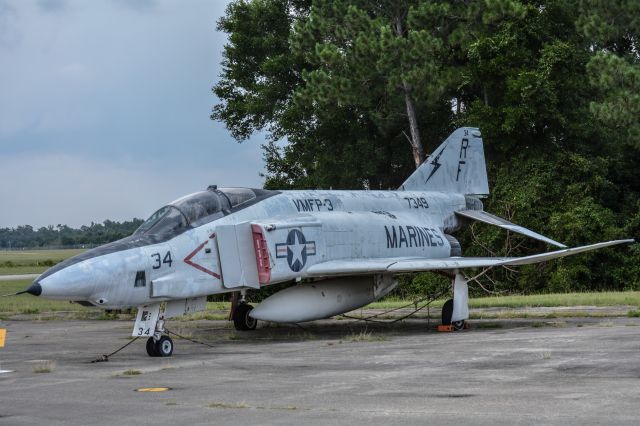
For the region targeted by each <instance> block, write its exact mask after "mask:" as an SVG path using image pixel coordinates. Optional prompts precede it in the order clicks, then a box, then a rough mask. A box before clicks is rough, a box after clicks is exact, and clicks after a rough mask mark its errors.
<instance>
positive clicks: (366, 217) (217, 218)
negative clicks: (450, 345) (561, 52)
mask: <svg viewBox="0 0 640 426" xmlns="http://www.w3.org/2000/svg"><path fill="white" fill-rule="evenodd" d="M488 195H489V186H488V181H487V171H486V166H485V156H484V149H483V142H482V137H481V134H480V131H479V130H478V129H477V128H471V127H464V128H460V129H458V130H456V131H455V132H453V133H452V134H451V135H450V136H449V137H448V138H447V139H446V140H445V141H444V142H443V143H442V145H440V146H439V147H438V148H437V149H436V150H435V152H434V154H432V155H431V156H429V157H428V158H427V159H426V161H425V162H424V163H423V164H422V165H421V166H420V167H419V168H418V169H417V170H416V171H415V172H414V173H413V174H412V175H411V176H409V178H408V179H407V180H406V181H405V182H404V183H403V184H402V186H401V187H400V188H399V189H398V190H395V191H370V190H364V191H363V190H360V191H333V190H314V191H311V190H309V191H271V190H264V189H249V188H218V187H217V186H215V185H212V186H209V187H208V188H207V189H206V190H204V191H200V192H195V193H193V194H189V195H186V196H184V197H182V198H179V199H177V200H175V201H173V202H171V203H169V204H168V205H166V206H164V207H162V208H161V209H159V210H158V211H156V212H155V213H153V214H152V215H151V217H149V219H147V220H146V221H145V222H144V223H143V224H142V225H141V226H140V227H139V228H138V229H137V230H136V231H135V232H134V233H133V235H131V236H130V237H127V238H124V239H122V240H119V241H116V242H113V243H110V244H106V245H104V246H101V247H98V248H95V249H92V250H89V251H86V252H84V253H82V254H80V255H78V256H75V257H72V258H70V259H68V260H66V261H64V262H62V263H60V264H58V265H56V266H54V267H52V268H51V269H49V270H48V271H46V272H45V273H44V274H42V275H41V276H39V277H38V278H37V279H36V280H35V281H34V282H33V284H31V286H30V287H29V288H28V289H27V290H26V292H28V293H30V294H32V295H34V296H39V297H44V298H48V299H57V300H69V301H72V302H75V303H80V304H82V305H86V306H96V307H100V308H103V309H127V308H137V317H136V321H135V325H134V328H133V332H132V335H133V336H137V337H147V338H148V339H147V345H146V349H147V353H148V354H149V355H150V356H154V357H155V356H160V357H167V356H170V355H171V354H172V353H173V349H174V344H173V341H172V339H171V338H170V337H169V336H168V335H167V334H166V330H165V321H166V320H167V319H169V318H172V317H176V316H180V315H183V314H185V313H191V312H196V311H200V310H204V309H205V307H206V301H207V296H209V295H216V294H221V293H230V292H238V294H240V300H239V303H237V304H236V306H235V307H234V309H233V311H232V318H233V321H234V325H235V327H236V328H237V329H239V330H251V329H254V328H255V327H256V323H257V320H262V321H270V322H276V323H278V322H281V323H299V322H305V321H312V320H317V319H322V318H329V317H331V316H334V315H338V314H342V313H345V312H348V311H351V310H353V309H356V308H359V307H361V306H364V305H367V304H369V303H371V302H373V301H375V300H378V299H380V298H381V297H383V296H385V295H386V294H388V293H389V292H390V291H391V290H393V288H394V287H396V285H397V283H398V281H397V280H396V276H397V275H398V274H404V273H409V272H420V271H439V272H443V271H444V272H446V273H448V274H449V275H450V276H451V277H452V294H453V297H452V299H449V300H448V301H447V302H446V303H445V305H444V308H443V323H444V324H448V325H452V326H453V327H454V328H455V329H459V328H462V327H463V326H464V321H465V320H467V319H468V318H469V308H468V285H467V279H466V278H465V275H463V273H462V270H463V269H465V268H481V267H483V268H488V267H497V266H502V265H505V266H506V265H510V266H516V265H525V264H532V263H537V262H545V261H548V260H551V259H555V258H560V257H564V256H568V255H573V254H577V253H581V252H584V251H588V250H594V249H598V248H602V247H608V246H613V245H617V244H623V243H632V242H633V240H617V241H609V242H602V243H597V244H592V245H588V246H583V247H576V248H567V247H566V246H565V245H564V244H562V243H559V242H557V241H554V240H552V239H550V238H547V237H545V236H543V235H540V234H538V233H536V232H534V231H531V230H529V229H526V228H523V227H521V226H518V225H515V224H513V223H510V222H509V221H507V220H504V219H501V218H499V217H497V216H494V215H492V214H489V213H487V212H485V211H484V210H483V204H482V201H481V199H482V198H483V197H486V196H488ZM469 221H479V222H484V223H488V224H491V225H495V226H498V227H500V228H504V229H506V230H509V231H511V232H516V233H520V234H523V235H526V236H528V237H531V238H535V239H537V240H540V241H543V242H545V243H547V244H549V245H552V246H556V247H558V248H560V249H559V250H557V251H552V252H548V253H542V254H535V255H531V256H525V257H472V258H470V257H463V256H462V251H461V247H460V244H459V243H458V241H457V240H456V238H455V237H454V236H453V234H454V233H455V232H456V231H457V230H459V229H460V228H461V227H462V226H463V225H464V224H466V223H468V222H469ZM286 282H290V283H295V285H292V286H289V287H288V288H286V289H284V290H281V291H279V292H277V293H275V294H274V295H272V296H270V297H268V298H266V299H265V300H264V301H263V302H262V303H260V304H259V305H258V306H256V307H255V309H254V308H253V307H252V306H251V305H250V304H248V303H247V302H246V301H245V294H246V292H247V291H249V290H260V289H262V288H264V287H266V286H269V285H272V284H277V283H286Z"/></svg>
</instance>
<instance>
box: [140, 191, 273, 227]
mask: <svg viewBox="0 0 640 426" xmlns="http://www.w3.org/2000/svg"><path fill="white" fill-rule="evenodd" d="M261 192H267V191H263V190H259V189H258V190H256V189H249V188H220V189H218V188H217V187H215V186H210V187H209V188H207V190H206V191H200V192H195V193H193V194H189V195H185V196H184V197H182V198H178V199H177V200H175V201H173V202H171V203H169V204H168V205H166V206H164V207H162V208H161V209H160V210H158V211H156V212H155V213H154V214H152V215H151V216H150V217H149V219H147V220H146V221H145V222H144V223H143V224H142V225H140V227H139V228H138V229H137V230H136V231H135V232H134V235H156V236H158V237H163V238H167V237H168V238H172V237H173V236H175V235H178V234H180V233H182V232H184V231H186V230H187V229H189V228H191V227H195V226H200V225H202V224H205V223H208V222H211V221H213V220H215V219H218V218H220V217H222V216H224V215H225V214H227V213H229V212H230V211H231V210H233V209H235V208H236V207H240V206H241V205H242V204H244V203H248V202H249V201H251V200H254V199H255V198H256V197H257V195H258V193H261Z"/></svg>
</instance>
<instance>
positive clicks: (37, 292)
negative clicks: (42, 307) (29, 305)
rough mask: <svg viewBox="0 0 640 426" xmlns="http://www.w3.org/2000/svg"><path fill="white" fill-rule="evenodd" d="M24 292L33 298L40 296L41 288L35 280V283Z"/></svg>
mask: <svg viewBox="0 0 640 426" xmlns="http://www.w3.org/2000/svg"><path fill="white" fill-rule="evenodd" d="M26 292H27V293H29V294H33V295H34V296H40V295H41V294H42V286H41V285H40V283H39V282H38V281H37V280H36V281H34V282H33V284H31V285H30V286H29V288H28V289H27V290H26Z"/></svg>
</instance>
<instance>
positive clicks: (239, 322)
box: [233, 303, 258, 331]
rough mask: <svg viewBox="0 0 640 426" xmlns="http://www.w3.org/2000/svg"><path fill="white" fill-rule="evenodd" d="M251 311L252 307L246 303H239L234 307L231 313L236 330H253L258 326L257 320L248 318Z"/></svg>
mask: <svg viewBox="0 0 640 426" xmlns="http://www.w3.org/2000/svg"><path fill="white" fill-rule="evenodd" d="M252 310H253V306H251V305H249V304H248V303H241V304H239V305H238V307H236V310H235V312H234V313H233V326H234V327H235V328H236V330H240V331H247V330H255V328H256V325H258V320H257V319H255V318H252V317H251V316H249V312H251V311H252Z"/></svg>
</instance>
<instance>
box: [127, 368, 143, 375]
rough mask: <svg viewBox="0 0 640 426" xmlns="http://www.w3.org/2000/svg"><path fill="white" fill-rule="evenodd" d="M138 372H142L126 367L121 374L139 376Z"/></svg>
mask: <svg viewBox="0 0 640 426" xmlns="http://www.w3.org/2000/svg"><path fill="white" fill-rule="evenodd" d="M140 374H142V371H140V370H133V369H131V368H130V369H128V370H124V371H123V372H122V375H123V376H139V375H140Z"/></svg>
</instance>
